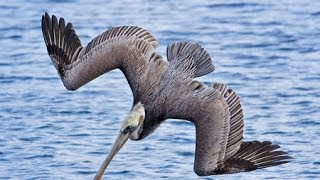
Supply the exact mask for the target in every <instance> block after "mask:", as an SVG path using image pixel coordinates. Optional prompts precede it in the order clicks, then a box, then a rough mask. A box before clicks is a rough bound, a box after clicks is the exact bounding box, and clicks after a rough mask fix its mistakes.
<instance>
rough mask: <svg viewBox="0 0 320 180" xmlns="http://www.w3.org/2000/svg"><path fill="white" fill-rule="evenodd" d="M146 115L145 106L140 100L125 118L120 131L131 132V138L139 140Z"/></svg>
mask: <svg viewBox="0 0 320 180" xmlns="http://www.w3.org/2000/svg"><path fill="white" fill-rule="evenodd" d="M144 117H145V111H144V107H143V105H142V104H141V103H140V102H138V103H137V104H136V105H135V106H134V107H133V109H132V110H131V112H130V113H129V114H128V115H127V117H126V118H125V119H124V120H123V122H122V124H121V128H120V133H125V134H126V133H130V139H131V140H137V139H138V137H139V134H140V133H141V131H142V125H143V121H144Z"/></svg>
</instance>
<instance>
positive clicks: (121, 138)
mask: <svg viewBox="0 0 320 180" xmlns="http://www.w3.org/2000/svg"><path fill="white" fill-rule="evenodd" d="M130 134H131V133H130V132H122V131H120V132H119V134H118V137H117V139H116V141H115V143H114V144H113V146H112V149H111V151H110V153H109V154H108V156H107V157H106V159H105V160H104V161H103V163H102V165H101V167H100V169H99V171H98V172H97V174H96V176H95V177H94V179H95V180H99V179H101V177H102V175H103V173H104V171H105V170H106V169H107V167H108V165H109V163H110V161H111V160H112V158H113V157H114V156H115V155H116V154H117V152H118V151H119V150H120V149H121V148H122V146H123V145H124V144H125V143H126V142H127V140H128V139H129V136H130Z"/></svg>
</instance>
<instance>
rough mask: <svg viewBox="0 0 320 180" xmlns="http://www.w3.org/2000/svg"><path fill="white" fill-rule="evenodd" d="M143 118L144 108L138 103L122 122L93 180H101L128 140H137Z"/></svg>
mask: <svg viewBox="0 0 320 180" xmlns="http://www.w3.org/2000/svg"><path fill="white" fill-rule="evenodd" d="M144 117H145V111H144V107H143V105H142V104H141V103H140V102H138V103H137V104H136V105H135V106H134V107H133V108H132V110H131V112H130V113H129V114H128V115H127V117H126V118H125V119H124V120H123V122H122V124H121V128H120V132H119V134H118V137H117V139H116V141H115V143H114V144H113V147H112V149H111V151H110V152H109V154H108V156H107V157H106V159H105V160H104V162H103V164H102V165H101V167H100V169H99V171H98V172H97V174H96V176H95V178H94V179H100V178H101V176H102V175H103V173H104V171H105V170H106V169H107V167H108V165H109V163H110V161H111V160H112V158H113V157H114V156H115V155H116V154H117V152H118V151H119V150H120V149H121V147H122V146H123V145H124V144H125V143H126V142H127V140H128V139H129V138H130V139H132V140H137V139H138V137H139V134H140V133H141V131H142V125H143V121H144Z"/></svg>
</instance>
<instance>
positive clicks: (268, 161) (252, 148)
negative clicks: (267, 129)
mask: <svg viewBox="0 0 320 180" xmlns="http://www.w3.org/2000/svg"><path fill="white" fill-rule="evenodd" d="M278 148H280V146H278V145H275V144H272V143H271V142H270V141H264V142H259V141H250V142H242V144H241V147H240V149H239V150H238V151H237V152H236V153H235V154H234V155H233V156H231V157H230V158H229V159H227V160H226V161H225V162H224V163H223V165H222V167H220V168H219V169H218V170H216V172H215V174H228V173H238V172H244V171H252V170H255V169H261V168H267V167H271V166H277V165H280V164H284V163H288V162H289V160H290V159H291V157H290V156H288V155H287V154H288V153H286V152H283V151H275V150H276V149H278Z"/></svg>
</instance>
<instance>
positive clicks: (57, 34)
mask: <svg viewBox="0 0 320 180" xmlns="http://www.w3.org/2000/svg"><path fill="white" fill-rule="evenodd" d="M42 32H43V36H44V40H45V43H46V46H47V49H48V54H49V56H50V57H51V60H52V62H53V64H54V66H55V67H56V69H57V71H58V73H59V75H60V77H61V79H62V81H63V83H64V85H65V87H66V88H67V89H69V90H75V89H77V88H79V87H80V86H82V85H84V84H86V83H87V82H89V81H91V80H93V79H94V78H96V77H98V76H100V75H102V74H104V73H105V72H107V71H109V70H112V69H115V68H119V69H120V70H122V71H123V73H124V74H125V76H126V78H127V80H128V82H129V85H130V87H131V89H132V91H133V93H134V94H136V92H137V89H138V86H139V85H141V84H142V83H143V81H144V79H143V78H144V74H145V71H146V69H147V67H148V63H149V61H150V60H151V59H152V56H153V55H152V54H153V53H152V52H153V50H154V48H155V47H156V45H157V42H156V40H155V39H154V38H153V37H152V35H151V34H150V33H149V32H148V31H146V30H144V29H142V28H139V27H133V26H121V27H115V28H112V29H110V30H108V31H106V32H104V33H103V34H101V35H99V36H97V37H96V38H94V39H93V40H92V41H91V42H90V43H89V44H88V45H87V46H86V47H82V45H81V43H80V40H79V38H78V36H77V34H76V33H75V31H74V29H73V27H72V24H71V23H67V25H65V21H64V19H63V18H60V20H59V22H58V20H57V18H56V17H55V16H54V15H53V16H52V18H50V16H49V15H48V14H47V13H46V14H45V15H44V16H42Z"/></svg>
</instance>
